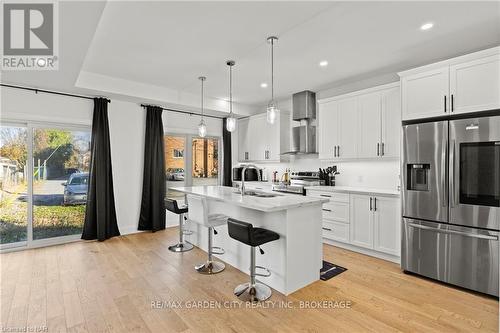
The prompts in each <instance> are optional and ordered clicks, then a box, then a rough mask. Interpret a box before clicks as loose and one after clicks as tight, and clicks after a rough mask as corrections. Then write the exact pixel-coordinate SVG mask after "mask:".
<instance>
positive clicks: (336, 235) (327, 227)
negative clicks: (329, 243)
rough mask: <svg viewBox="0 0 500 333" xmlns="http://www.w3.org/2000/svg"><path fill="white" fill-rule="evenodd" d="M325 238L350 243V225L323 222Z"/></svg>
mask: <svg viewBox="0 0 500 333" xmlns="http://www.w3.org/2000/svg"><path fill="white" fill-rule="evenodd" d="M323 237H324V238H327V239H333V240H337V241H340V242H345V243H348V242H349V224H346V223H342V222H335V221H327V220H323Z"/></svg>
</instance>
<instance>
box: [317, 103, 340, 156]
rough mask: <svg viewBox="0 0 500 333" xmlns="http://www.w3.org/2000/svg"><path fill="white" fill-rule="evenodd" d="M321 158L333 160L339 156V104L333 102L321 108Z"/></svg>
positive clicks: (319, 128)
mask: <svg viewBox="0 0 500 333" xmlns="http://www.w3.org/2000/svg"><path fill="white" fill-rule="evenodd" d="M318 114H319V119H318V123H319V126H318V132H319V150H318V152H319V158H320V159H325V160H326V159H333V158H335V157H336V155H337V146H338V144H339V140H338V130H337V127H338V102H337V101H331V102H327V103H324V104H320V106H319V111H318Z"/></svg>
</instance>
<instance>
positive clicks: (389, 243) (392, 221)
mask: <svg viewBox="0 0 500 333" xmlns="http://www.w3.org/2000/svg"><path fill="white" fill-rule="evenodd" d="M400 223H401V216H400V209H399V200H398V198H393V197H383V196H374V195H360V194H351V243H352V244H353V245H357V246H360V247H364V248H368V249H373V250H376V251H380V252H384V253H387V254H392V255H395V256H399V255H400V251H399V249H400V232H399V230H400Z"/></svg>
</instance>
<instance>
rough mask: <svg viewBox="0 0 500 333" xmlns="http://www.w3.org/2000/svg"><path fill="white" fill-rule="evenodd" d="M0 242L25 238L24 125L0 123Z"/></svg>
mask: <svg viewBox="0 0 500 333" xmlns="http://www.w3.org/2000/svg"><path fill="white" fill-rule="evenodd" d="M0 139H1V142H0V245H5V244H11V245H15V244H19V245H24V244H25V242H26V241H27V239H28V173H27V170H28V167H27V162H28V129H27V128H26V127H23V126H16V125H13V126H8V125H2V126H1V138H0Z"/></svg>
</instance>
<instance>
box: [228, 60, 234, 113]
mask: <svg viewBox="0 0 500 333" xmlns="http://www.w3.org/2000/svg"><path fill="white" fill-rule="evenodd" d="M232 114H233V65H229V115H230V116H231V115H232Z"/></svg>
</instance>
